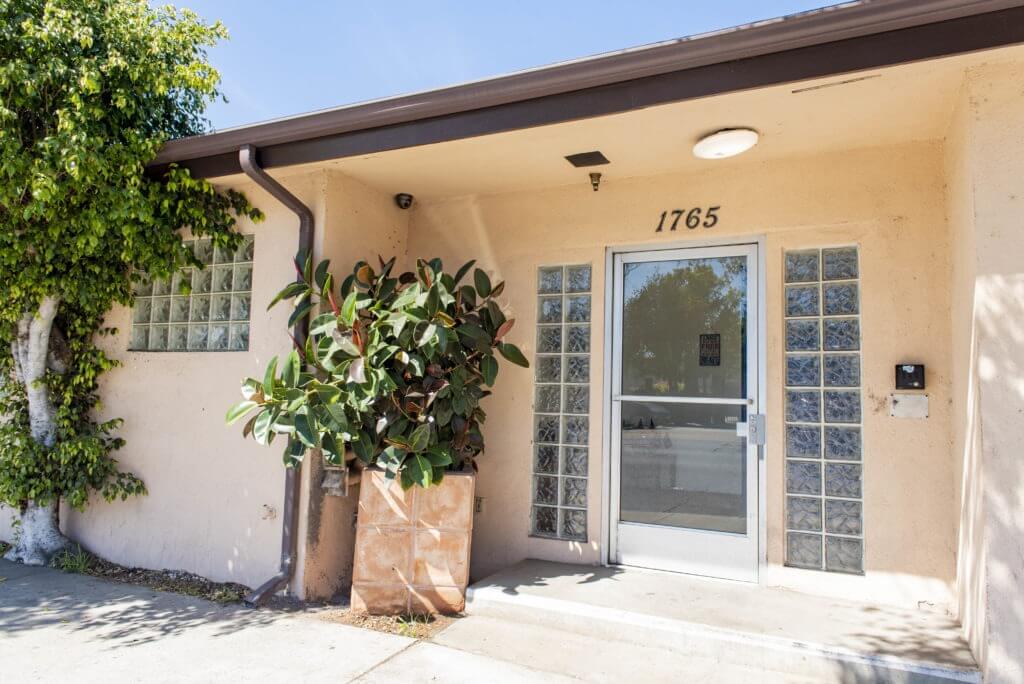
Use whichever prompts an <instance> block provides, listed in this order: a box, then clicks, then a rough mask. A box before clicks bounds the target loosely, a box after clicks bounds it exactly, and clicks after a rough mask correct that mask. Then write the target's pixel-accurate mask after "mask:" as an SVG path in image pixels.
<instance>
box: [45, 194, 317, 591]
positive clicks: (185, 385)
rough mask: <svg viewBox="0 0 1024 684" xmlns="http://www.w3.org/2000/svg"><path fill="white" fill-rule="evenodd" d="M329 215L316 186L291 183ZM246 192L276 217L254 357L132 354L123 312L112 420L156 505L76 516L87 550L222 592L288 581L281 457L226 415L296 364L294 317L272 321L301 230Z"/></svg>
mask: <svg viewBox="0 0 1024 684" xmlns="http://www.w3.org/2000/svg"><path fill="white" fill-rule="evenodd" d="M288 185H289V187H290V188H292V189H293V190H294V191H295V192H296V193H297V194H298V195H299V196H300V197H301V198H302V199H303V200H304V201H307V202H309V203H310V204H311V206H313V207H314V209H315V210H319V206H320V205H321V204H322V193H321V192H320V188H319V186H318V185H317V184H316V183H315V182H314V179H311V178H307V179H301V180H300V181H299V182H289V183H288ZM235 187H237V188H238V189H240V190H242V191H244V192H246V193H247V194H248V195H249V197H250V198H251V199H252V200H253V202H254V203H255V204H256V205H257V206H259V207H260V208H261V209H263V210H264V212H265V213H266V216H267V218H266V221H264V222H263V223H260V224H258V225H256V226H253V225H252V224H250V223H249V222H243V223H242V224H241V226H240V227H241V229H242V230H243V231H245V232H255V234H256V243H255V258H254V267H253V295H252V323H251V328H250V348H249V351H248V352H216V353H213V352H206V353H187V352H166V353H155V352H146V353H139V352H129V351H127V344H128V337H127V335H128V334H129V330H130V327H131V324H130V320H131V319H130V312H129V311H128V310H126V309H124V308H118V309H116V310H114V311H112V312H111V313H110V314H109V315H108V317H107V319H106V320H107V323H108V325H112V326H115V327H117V328H118V329H119V330H120V333H119V334H118V335H116V336H113V337H111V338H109V339H107V340H105V341H104V342H103V346H104V348H105V349H106V350H107V352H108V353H109V354H110V356H112V357H113V358H115V359H118V360H120V361H121V362H122V366H121V367H120V368H117V369H115V370H113V371H111V372H109V373H108V374H106V375H105V376H104V377H103V380H102V384H101V388H100V392H101V396H102V397H103V400H104V404H103V407H102V415H103V417H114V416H119V417H121V418H124V427H123V428H122V429H121V435H122V436H123V437H124V438H125V439H126V440H127V446H126V447H125V448H124V449H123V450H122V451H121V452H120V453H119V454H118V456H117V457H118V459H119V460H120V462H121V464H122V466H123V467H125V468H127V469H130V470H132V471H133V472H135V473H136V474H137V475H139V476H140V477H142V479H143V480H145V482H146V485H147V487H148V488H149V495H148V496H144V497H138V498H134V499H129V500H128V501H123V502H122V501H118V502H114V503H105V502H103V501H102V499H99V498H97V499H96V500H95V501H94V502H93V504H92V505H91V506H90V507H89V509H88V510H87V511H86V512H85V513H75V512H65V516H66V517H65V520H66V522H65V528H66V530H67V532H68V533H69V534H70V535H71V536H72V537H73V538H74V539H76V540H78V541H80V542H81V543H83V544H84V545H85V546H86V547H88V548H89V549H91V550H93V551H95V552H96V553H99V554H100V555H102V556H104V557H105V558H108V559H110V560H113V561H116V562H119V563H124V564H127V565H133V566H142V567H146V568H157V569H161V568H168V569H186V570H189V571H192V572H196V573H199V574H200V575H203V576H206V577H209V578H211V579H214V580H221V581H228V580H230V581H235V582H241V583H243V584H246V585H249V586H255V585H257V584H260V583H262V582H263V581H264V580H265V579H267V578H268V577H269V576H270V575H272V574H273V573H275V572H276V571H277V565H278V558H279V554H280V534H281V521H282V510H281V507H282V503H283V491H284V490H283V486H284V473H283V469H282V467H281V456H280V450H281V445H280V444H278V443H275V444H274V446H272V447H270V448H263V447H260V446H258V445H257V444H256V443H255V442H253V441H252V440H251V439H250V440H243V439H242V437H241V426H240V425H234V426H231V427H227V426H225V424H224V414H225V411H226V410H227V408H228V407H229V406H231V405H232V404H234V403H235V402H237V401H240V400H241V397H240V395H239V386H240V384H241V381H242V379H243V378H245V377H246V376H257V377H262V372H263V369H264V367H265V365H266V363H267V362H268V361H269V359H270V357H271V356H273V355H275V354H281V353H282V352H284V353H286V352H287V351H288V349H289V345H290V342H289V340H288V337H287V335H286V328H285V326H286V322H287V318H288V313H289V312H288V310H287V307H285V306H279V307H276V308H275V309H274V310H272V311H271V312H269V313H264V311H265V309H266V306H267V304H268V303H269V301H270V299H271V298H272V297H273V295H274V294H275V293H276V292H277V290H279V289H280V288H281V286H282V284H284V283H286V282H288V281H289V280H290V279H292V278H293V277H294V269H293V267H292V265H291V263H290V259H289V258H288V256H289V255H291V254H294V252H295V246H296V244H297V236H298V221H297V219H296V218H295V216H294V215H293V214H292V213H290V212H289V211H287V210H286V209H284V208H283V207H281V206H280V205H279V204H278V203H277V202H276V201H275V200H273V199H272V198H271V197H270V196H269V195H266V194H265V193H263V192H262V191H260V190H258V189H256V188H255V187H254V186H253V185H251V184H248V183H238V184H235Z"/></svg>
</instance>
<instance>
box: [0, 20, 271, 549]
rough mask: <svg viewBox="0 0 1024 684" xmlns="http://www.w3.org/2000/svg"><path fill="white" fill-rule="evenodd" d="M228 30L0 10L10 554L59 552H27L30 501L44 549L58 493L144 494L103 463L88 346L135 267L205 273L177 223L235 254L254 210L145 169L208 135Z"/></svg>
mask: <svg viewBox="0 0 1024 684" xmlns="http://www.w3.org/2000/svg"><path fill="white" fill-rule="evenodd" d="M226 35H227V34H226V31H225V29H224V27H223V26H222V25H221V24H220V23H212V24H211V23H206V22H204V21H203V20H201V19H200V18H199V17H198V16H197V15H196V14H195V13H193V12H190V11H187V10H177V9H175V8H173V7H170V6H164V7H153V6H150V4H149V3H148V2H145V1H144V0H7V1H6V2H3V3H0V291H2V292H3V297H2V299H0V345H2V347H0V349H4V350H9V354H7V355H4V356H3V358H2V359H0V416H2V417H3V418H2V424H0V501H2V502H4V503H7V504H9V505H12V506H15V507H17V508H18V509H19V510H20V511H21V512H22V518H21V520H22V534H23V536H25V537H26V538H27V539H29V541H27V542H26V543H25V544H26V545H25V546H24V548H16V549H14V550H12V553H13V554H14V556H13V557H15V558H20V559H22V560H25V561H26V562H30V560H31V562H38V561H40V559H42V558H43V557H45V556H49V555H52V553H53V552H54V550H55V549H53V548H42V547H40V548H37V549H34V550H33V549H32V548H29V547H30V546H31V544H32V542H31V539H32V538H33V535H32V534H28V532H29V530H28V527H29V525H28V524H26V523H27V522H28V521H36V520H37V519H42V518H41V517H38V518H37V517H35V516H34V515H33V512H34V511H37V510H39V509H43V508H46V509H48V510H49V511H50V513H49V515H50V516H51V517H53V518H54V522H52V523H51V527H53V528H54V529H52V530H51V533H52V534H50V537H51V542H52V540H53V538H55V537H59V532H56V530H55V528H56V521H55V518H56V515H55V511H56V503H57V502H58V501H59V500H60V499H64V500H66V501H67V502H68V503H69V504H70V505H72V506H74V507H76V508H81V507H83V506H85V505H86V503H87V502H88V500H89V498H90V495H91V494H92V493H94V492H98V493H99V494H100V495H101V496H103V497H105V498H107V499H114V498H118V497H127V496H130V495H135V494H141V493H144V492H145V487H144V485H143V483H142V482H141V481H140V480H139V479H138V478H137V477H135V476H134V475H131V474H129V473H125V472H122V471H121V470H120V469H119V468H118V465H117V462H116V460H115V459H114V458H113V454H114V453H115V452H116V451H117V450H118V449H120V448H121V447H122V446H124V441H123V440H122V439H121V438H120V437H118V436H117V430H118V428H119V426H120V424H121V421H120V420H118V419H116V418H115V419H101V418H99V417H98V415H99V410H98V409H99V408H100V407H99V400H100V397H99V385H98V378H99V376H100V375H101V374H102V373H104V372H106V371H108V370H110V369H111V368H113V367H114V366H115V365H116V361H115V360H114V359H112V358H110V357H108V356H107V355H106V354H105V353H104V352H103V351H102V349H101V348H100V347H99V346H97V338H98V337H99V336H103V335H109V334H113V333H114V332H115V331H113V330H111V329H109V328H107V327H105V326H104V323H103V319H104V315H105V314H106V312H107V311H109V310H110V308H111V307H112V306H113V305H115V304H123V305H129V306H130V305H131V304H132V289H133V284H134V283H135V282H138V281H139V280H140V279H141V278H143V277H145V274H148V275H149V276H150V277H153V278H166V277H169V276H170V275H172V274H173V273H174V272H175V270H176V269H179V268H182V267H185V266H194V267H200V266H201V265H200V264H199V262H198V261H197V260H196V258H195V257H194V255H193V254H192V253H191V251H190V250H189V249H188V248H187V247H186V246H185V245H184V244H183V242H182V230H183V229H187V230H188V231H189V232H191V234H193V235H208V236H211V237H212V240H213V242H214V244H216V245H218V246H223V247H226V248H234V247H236V246H237V245H238V243H239V241H240V239H241V238H240V236H239V235H238V234H237V233H236V232H235V231H234V226H235V223H236V221H237V220H238V218H239V217H241V216H245V217H248V218H250V219H253V220H259V219H260V218H261V214H260V212H259V211H258V210H257V209H255V208H254V207H253V206H252V205H251V204H250V203H249V201H248V200H247V199H246V198H245V196H244V195H242V194H240V193H238V192H234V191H223V192H222V191H219V190H218V189H216V188H215V187H214V186H213V185H212V184H210V183H209V182H208V181H206V180H203V179H197V178H193V177H192V176H191V174H190V173H189V172H188V171H187V170H186V169H183V168H177V167H174V166H171V167H169V168H167V169H162V170H161V171H160V173H152V172H147V168H146V165H147V164H148V163H150V162H151V161H152V160H153V159H154V158H155V157H156V155H157V153H158V152H159V150H160V149H161V147H162V146H163V145H164V143H165V142H166V141H167V140H168V139H171V138H176V137H181V136H187V135H194V134H197V133H200V132H202V131H203V130H204V129H205V128H206V121H205V119H204V118H203V111H204V109H205V107H206V105H207V104H208V103H209V102H211V101H212V100H213V99H214V98H216V97H217V96H218V90H217V85H218V82H219V75H218V73H217V71H216V70H215V69H213V68H212V67H211V66H210V64H209V63H208V61H207V56H206V49H207V48H208V47H209V46H211V45H213V44H215V43H216V42H217V41H219V40H221V39H223V38H225V37H226ZM139 381H144V379H143V378H140V379H139ZM32 524H33V525H34V524H36V523H35V522H32ZM50 545H51V546H52V545H53V544H52V543H51V544H50ZM9 555H10V554H9Z"/></svg>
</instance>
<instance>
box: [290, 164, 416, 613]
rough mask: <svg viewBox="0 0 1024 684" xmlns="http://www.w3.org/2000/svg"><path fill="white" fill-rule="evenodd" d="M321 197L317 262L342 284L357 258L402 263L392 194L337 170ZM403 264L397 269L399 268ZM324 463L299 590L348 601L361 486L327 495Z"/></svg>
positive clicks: (314, 469)
mask: <svg viewBox="0 0 1024 684" xmlns="http://www.w3.org/2000/svg"><path fill="white" fill-rule="evenodd" d="M316 178H317V182H318V183H319V184H320V186H321V192H322V194H323V198H324V199H323V204H322V210H321V211H320V213H319V214H318V215H317V217H316V219H317V234H316V245H315V248H314V249H315V253H316V258H317V260H320V259H330V260H331V265H332V269H331V270H332V273H334V275H335V278H336V282H337V283H339V284H340V282H341V281H342V280H343V279H344V278H345V277H346V276H347V275H348V274H349V273H350V272H351V269H352V267H353V266H354V265H355V263H356V262H357V261H359V260H365V261H368V262H369V263H371V264H372V265H373V267H374V268H377V265H378V264H377V258H378V256H380V257H383V259H384V260H385V261H387V260H388V259H389V258H391V257H392V256H397V257H398V258H399V261H400V262H401V261H402V260H404V257H405V249H406V235H407V232H408V222H409V213H408V212H407V211H403V210H401V209H399V208H398V207H397V206H396V205H395V203H394V201H393V200H392V198H391V196H390V195H388V194H386V193H383V192H381V191H379V190H376V189H374V188H370V187H368V186H366V185H364V184H362V183H359V182H358V181H356V180H354V179H352V178H349V177H347V176H344V175H342V174H340V173H337V172H334V171H321V172H317V174H316ZM401 266H402V263H398V264H397V265H396V267H398V268H400V267H401ZM322 479H323V461H322V460H318V459H316V458H311V459H308V460H307V463H305V464H304V468H303V487H302V491H303V496H302V501H301V506H302V509H301V510H302V511H303V516H302V519H301V521H300V525H299V539H300V545H299V563H298V568H297V573H296V581H295V582H294V584H293V586H294V587H295V589H296V592H297V593H299V594H300V595H301V596H303V597H304V598H307V599H329V598H332V597H335V596H336V595H338V594H339V593H341V594H343V595H344V596H345V598H347V589H348V587H349V586H350V584H351V581H352V554H353V550H354V546H355V528H354V521H355V513H356V503H357V501H358V497H359V486H358V485H354V486H353V487H351V489H350V491H349V496H348V497H340V496H325V494H324V491H323V489H322V487H321V482H322Z"/></svg>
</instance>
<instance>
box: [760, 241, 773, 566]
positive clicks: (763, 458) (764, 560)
mask: <svg viewBox="0 0 1024 684" xmlns="http://www.w3.org/2000/svg"><path fill="white" fill-rule="evenodd" d="M757 272H758V281H759V282H758V283H757V287H758V290H757V293H758V294H757V333H758V334H757V340H758V341H757V356H758V358H757V406H758V408H759V411H760V412H761V413H763V414H765V415H766V416H767V415H768V249H767V246H766V239H765V236H764V235H758V236H757ZM769 423H770V421H768V420H767V419H766V420H765V430H766V431H767V430H768V429H769V428H768V425H769ZM764 442H765V443H764V444H763V445H762V446H761V447H760V449H759V453H758V459H757V502H758V503H757V506H758V511H757V519H758V527H759V528H760V529H759V530H758V554H757V558H758V573H757V576H758V581H759V582H761V583H763V582H764V575H765V573H764V571H765V570H766V569H767V568H768V440H767V439H766V440H764Z"/></svg>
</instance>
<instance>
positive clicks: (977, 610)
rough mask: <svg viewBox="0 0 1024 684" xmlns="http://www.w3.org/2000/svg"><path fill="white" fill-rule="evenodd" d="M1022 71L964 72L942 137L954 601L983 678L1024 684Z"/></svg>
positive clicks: (1022, 68)
mask: <svg viewBox="0 0 1024 684" xmlns="http://www.w3.org/2000/svg"><path fill="white" fill-rule="evenodd" d="M1022 83H1024V66H1022V65H1020V64H1016V65H1014V64H1009V65H1005V64H1004V65H994V66H989V67H983V68H978V69H973V70H971V71H969V72H968V74H967V78H966V80H965V84H964V92H963V97H962V100H961V103H960V105H959V107H958V111H957V112H956V116H955V117H954V119H953V122H952V125H951V127H950V131H949V135H948V136H947V140H946V150H947V151H946V160H947V168H948V169H949V171H948V173H949V178H950V184H949V190H948V192H947V197H948V202H949V207H950V225H951V226H952V229H953V236H954V241H955V246H956V250H957V253H958V258H957V260H956V262H955V263H954V269H953V272H952V281H953V287H954V291H955V292H956V297H955V299H954V306H953V310H952V315H953V327H954V331H955V333H954V338H953V339H954V354H955V357H954V358H955V361H956V363H957V366H958V372H957V375H956V378H955V384H954V387H955V390H956V394H955V397H956V401H955V403H954V410H955V414H954V415H955V418H956V420H955V423H954V424H955V426H956V428H955V432H954V435H955V440H954V448H955V451H956V453H957V454H958V456H960V458H961V459H962V468H961V477H960V492H961V493H960V496H959V497H958V499H957V504H958V513H959V515H960V520H961V533H960V540H959V548H960V557H959V578H958V587H957V588H958V599H959V608H960V615H961V619H962V621H963V623H964V630H965V633H966V635H967V637H968V639H969V640H970V642H971V645H972V648H973V649H974V651H975V654H976V655H977V656H978V658H979V661H980V662H981V664H982V667H983V669H984V672H985V677H986V681H990V682H1019V681H1022V680H1024V459H1022V458H1021V450H1020V441H1021V425H1022V424H1024V267H1022V266H1021V246H1022V245H1024V191H1022V190H1024V189H1022V185H1021V182H1022V180H1021V179H1024V157H1022V155H1021V152H1020V147H1021V141H1022V140H1024V91H1022V89H1021V84H1022Z"/></svg>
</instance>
